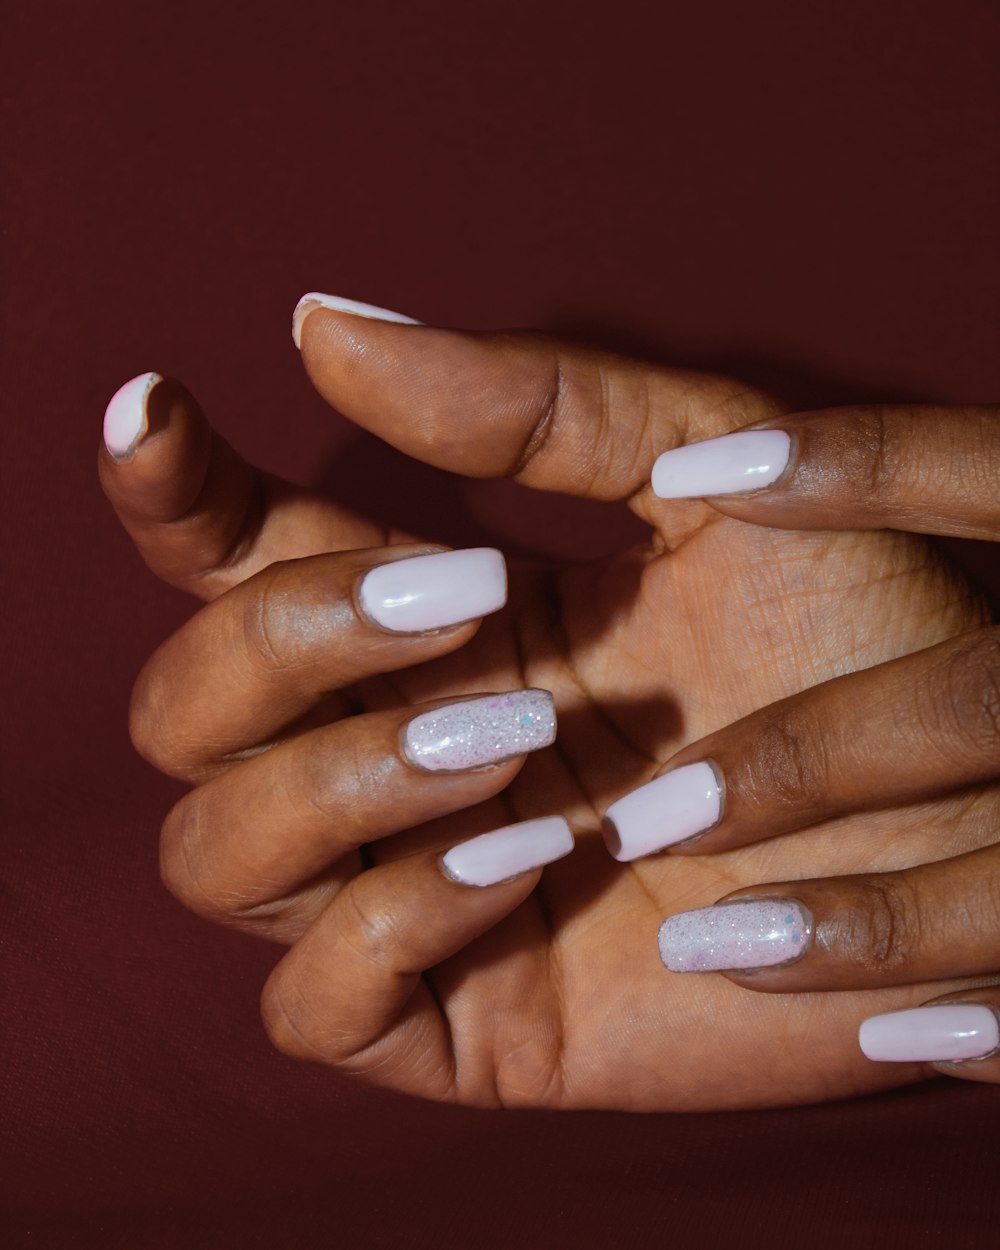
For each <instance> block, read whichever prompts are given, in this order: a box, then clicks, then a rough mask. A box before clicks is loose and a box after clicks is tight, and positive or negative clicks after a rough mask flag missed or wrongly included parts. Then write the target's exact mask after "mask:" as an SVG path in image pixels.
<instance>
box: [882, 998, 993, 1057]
mask: <svg viewBox="0 0 1000 1250" xmlns="http://www.w3.org/2000/svg"><path fill="white" fill-rule="evenodd" d="M858 1045H859V1046H860V1047H861V1050H862V1051H863V1052H864V1054H865V1055H866V1056H867V1058H869V1059H874V1060H876V1061H878V1062H879V1063H961V1062H962V1061H963V1060H966V1059H983V1058H985V1057H986V1056H987V1055H991V1054H992V1053H993V1052H994V1051H995V1050H996V1049H997V1047H998V1046H1000V1023H998V1020H997V1013H996V1012H995V1011H993V1010H992V1009H991V1008H990V1007H987V1006H986V1005H985V1004H984V1003H930V1004H928V1005H927V1006H925V1007H911V1008H909V1009H908V1010H903V1011H887V1012H885V1014H884V1015H881V1016H869V1017H868V1019H867V1020H865V1021H864V1022H863V1023H862V1025H861V1028H860V1029H859V1030H858Z"/></svg>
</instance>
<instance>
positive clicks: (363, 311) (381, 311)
mask: <svg viewBox="0 0 1000 1250" xmlns="http://www.w3.org/2000/svg"><path fill="white" fill-rule="evenodd" d="M317 308H329V309H331V310H332V311H333V312H342V313H351V314H352V316H355V317H367V318H368V319H369V320H370V321H396V322H398V323H399V324H400V325H404V326H419V325H422V324H423V323H422V322H420V321H417V320H416V318H414V317H407V316H405V315H404V314H403V313H398V312H392V311H391V309H388V308H379V307H378V306H377V305H375V304H362V303H360V302H359V301H358V300H356V299H344V298H343V297H342V296H340V295H324V294H323V292H322V291H309V292H308V293H307V294H306V295H303V296H302V298H301V299H300V300H299V302H298V303H297V304H296V305H295V311H294V312H293V313H292V342H293V343H294V344H295V346H296V347H301V346H302V323H303V321H305V319H306V317H308V316H309V314H310V313H311V312H315V311H316V309H317Z"/></svg>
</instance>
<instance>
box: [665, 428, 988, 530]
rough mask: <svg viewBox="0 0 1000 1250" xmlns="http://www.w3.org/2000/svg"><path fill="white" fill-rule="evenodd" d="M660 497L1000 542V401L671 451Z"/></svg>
mask: <svg viewBox="0 0 1000 1250" xmlns="http://www.w3.org/2000/svg"><path fill="white" fill-rule="evenodd" d="M652 484H653V490H654V492H655V493H656V495H657V496H658V497H659V498H661V499H687V498H694V497H698V498H707V499H708V500H709V501H710V502H711V504H712V506H713V507H714V508H717V509H718V510H719V511H720V512H725V513H727V514H728V515H729V516H734V517H739V518H740V519H742V520H745V521H753V522H755V523H756V524H758V525H773V526H777V527H778V528H782V529H835V530H843V529H856V530H868V529H898V530H910V531H912V532H914V533H919V534H951V535H960V536H964V537H966V538H986V539H993V540H997V539H1000V407H998V406H997V405H990V404H981V405H966V406H960V407H958V406H956V407H948V408H944V407H916V406H908V407H886V406H875V405H873V406H870V407H858V408H836V409H831V410H830V411H827V412H813V413H805V414H803V415H801V416H795V417H781V418H780V419H775V420H772V421H770V422H769V423H768V428H757V429H753V430H742V431H739V432H737V433H735V434H729V435H726V436H725V437H722V438H715V439H711V440H708V441H705V442H701V443H697V444H694V445H690V446H686V447H682V448H674V449H669V450H667V451H666V452H665V454H664V455H662V456H660V458H659V459H658V460H657V462H656V464H655V465H654V467H653V477H652Z"/></svg>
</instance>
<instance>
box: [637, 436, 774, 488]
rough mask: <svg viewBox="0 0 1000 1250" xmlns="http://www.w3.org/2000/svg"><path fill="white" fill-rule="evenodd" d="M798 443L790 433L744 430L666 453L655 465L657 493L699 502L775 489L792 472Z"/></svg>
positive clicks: (654, 480) (653, 484)
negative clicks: (791, 459) (794, 443)
mask: <svg viewBox="0 0 1000 1250" xmlns="http://www.w3.org/2000/svg"><path fill="white" fill-rule="evenodd" d="M791 448H792V440H791V438H790V437H789V435H788V434H786V433H785V431H784V430H739V431H737V432H736V433H735V434H723V435H722V437H721V438H709V439H706V440H705V442H703V443H689V444H688V445H687V446H686V447H675V448H674V449H673V450H672V451H665V452H664V453H663V455H662V456H660V457H659V458H658V459H657V461H656V463H655V464H654V465H653V477H652V486H653V494H654V495H658V496H659V497H660V499H698V498H702V497H704V496H706V495H731V494H736V493H737V492H740V491H750V490H760V489H761V487H763V486H771V485H772V484H773V483H774V482H776V481H777V480H778V478H779V477H781V475H782V473H784V471H785V469H786V468H787V467H788V458H789V456H790V454H791Z"/></svg>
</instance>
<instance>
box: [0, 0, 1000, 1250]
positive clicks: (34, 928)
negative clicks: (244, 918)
mask: <svg viewBox="0 0 1000 1250" xmlns="http://www.w3.org/2000/svg"><path fill="white" fill-rule="evenodd" d="M3 28H4V38H3V43H4V48H3V52H2V53H0V56H2V59H3V63H4V64H3V81H4V83H5V84H6V86H7V88H8V91H7V98H6V111H5V121H4V132H3V146H4V153H3V155H4V172H3V178H4V184H3V190H2V196H3V203H4V210H3V211H4V217H5V233H4V236H3V249H4V260H5V278H4V290H3V315H4V333H3V335H2V339H0V359H2V366H3V369H2V377H3V382H2V392H0V393H2V401H3V404H4V409H5V423H4V443H5V456H4V462H3V472H4V485H3V498H2V504H3V507H4V511H5V519H4V523H3V530H2V551H3V561H4V566H5V573H4V610H3V614H2V627H3V631H4V641H3V648H4V650H3V658H4V667H5V673H4V677H3V682H4V692H3V711H4V720H5V730H6V733H5V738H6V742H5V745H4V747H3V753H2V756H0V761H2V769H3V773H4V790H3V796H4V797H3V805H4V821H3V825H4V833H3V839H4V846H3V866H2V886H3V900H2V908H0V934H2V941H3V947H2V958H3V975H4V991H3V1007H2V1011H3V1024H2V1031H3V1041H2V1070H0V1092H2V1098H3V1106H2V1111H0V1135H2V1139H3V1143H4V1145H3V1157H2V1159H0V1186H2V1190H3V1199H2V1208H3V1209H2V1216H3V1220H4V1221H5V1223H6V1225H7V1229H8V1241H7V1242H6V1243H5V1244H8V1245H11V1246H15V1245H16V1246H18V1247H20V1246H22V1245H23V1246H26V1247H32V1246H33V1247H43V1246H44V1247H84V1248H89V1247H101V1248H102V1250H108V1248H114V1247H119V1246H121V1247H129V1250H147V1248H148V1250H160V1248H163V1250H175V1248H176V1247H181V1246H191V1247H212V1248H213V1250H226V1248H227V1247H236V1246H239V1247H258V1246H261V1247H263V1246H268V1247H286V1246H319V1245H324V1246H325V1245H328V1244H330V1245H338V1246H344V1247H348V1248H350V1250H353V1248H355V1247H357V1248H359V1250H368V1248H369V1247H371V1248H375V1247H397V1246H408V1247H416V1248H417V1250H420V1248H422V1247H428V1248H430V1247H435V1248H440V1247H442V1246H447V1247H451V1246H460V1247H464V1246H473V1245H474V1246H476V1247H483V1248H484V1250H491V1248H494V1247H496V1248H499V1247H509V1246H512V1245H519V1246H524V1247H528V1248H530V1250H534V1247H556V1248H558V1247H570V1246H572V1247H589V1246H591V1245H594V1246H597V1245H600V1246H622V1247H654V1246H655V1247H660V1246H663V1245H672V1244H678V1245H689V1244H698V1245H707V1246H710V1247H714V1246H724V1245H728V1244H739V1245H741V1246H749V1247H754V1246H761V1247H764V1246H766V1247H769V1248H771V1247H776V1246H782V1245H787V1244H789V1243H790V1242H794V1243H795V1244H796V1245H799V1246H804V1247H814V1248H820V1247H826V1246H831V1247H833V1246H836V1247H843V1246H845V1245H854V1246H872V1247H875V1246H877V1247H879V1248H880V1250H893V1248H894V1247H906V1248H907V1250H919V1248H921V1247H931V1246H938V1245H939V1244H948V1245H955V1246H961V1247H963V1248H968V1247H975V1248H978V1247H987V1246H989V1247H993V1246H995V1245H996V1244H997V1242H996V1237H997V1232H996V1226H997V1216H998V1210H997V1200H996V1197H995V1192H996V1158H997V1155H998V1150H1000V1123H998V1118H997V1112H998V1110H1000V1092H998V1091H997V1090H995V1089H989V1088H984V1087H977V1086H971V1085H961V1084H958V1083H952V1084H946V1083H939V1084H936V1085H929V1086H924V1087H921V1088H918V1089H913V1090H909V1091H903V1092H899V1093H897V1094H894V1095H891V1096H887V1097H882V1098H878V1099H873V1100H871V1101H868V1102H860V1103H853V1104H843V1105H839V1106H829V1107H818V1108H805V1109H801V1110H796V1111H781V1112H764V1113H759V1114H739V1115H717V1116H707V1115H706V1116H698V1117H687V1118H684V1117H672V1116H660V1115H658V1116H650V1117H641V1116H626V1115H610V1114H582V1115H548V1114H540V1113H539V1114H536V1113H524V1114H484V1113H477V1112H471V1111H464V1110H456V1109H452V1108H447V1107H438V1106H431V1105H424V1104H422V1103H419V1102H415V1101H409V1100H406V1099H402V1098H398V1097H395V1096H387V1095H384V1094H381V1093H379V1092H373V1091H370V1090H366V1089H363V1088H358V1087H354V1086H351V1085H348V1084H344V1083H342V1082H341V1081H340V1080H339V1079H337V1078H334V1077H331V1076H330V1075H329V1074H327V1073H324V1072H323V1071H320V1070H314V1069H305V1068H300V1067H298V1066H296V1065H295V1064H294V1063H292V1062H291V1061H290V1060H286V1059H283V1058H282V1057H280V1056H278V1055H277V1054H276V1053H272V1051H271V1050H270V1048H269V1046H268V1044H267V1042H266V1041H265V1039H264V1037H263V1035H262V1031H261V1029H260V1027H259V1025H258V1021H257V1015H256V999H257V992H258V988H259V986H260V984H261V982H262V981H263V979H264V976H265V974H266V972H267V970H268V968H269V966H270V965H271V963H272V962H273V960H274V958H275V956H274V952H273V951H272V950H271V949H270V948H268V947H267V946H265V945H264V944H258V943H256V942H254V941H252V940H250V939H247V938H242V937H238V936H234V935H232V934H229V933H227V932H224V931H222V930H217V929H213V928H211V927H209V926H207V925H205V924H203V923H202V922H200V921H198V920H196V919H194V918H193V917H191V916H189V915H187V914H186V913H185V912H184V911H182V910H181V908H180V906H179V905H177V904H175V903H174V902H173V901H172V900H171V899H170V898H169V897H168V896H167V895H166V894H165V893H164V892H163V890H162V889H161V888H160V886H159V884H158V882H157V877H156V853H155V843H156V831H157V825H158V821H159V818H160V816H161V814H162V813H163V812H164V810H165V809H166V807H167V806H168V804H169V803H170V801H171V798H172V796H173V795H174V793H175V789H174V787H173V786H172V785H171V784H170V783H168V782H166V781H164V780H162V779H160V778H158V777H156V776H154V775H153V774H152V773H151V771H150V770H148V769H147V768H146V767H144V766H143V765H142V764H141V763H140V762H139V761H138V760H137V759H136V758H135V757H134V756H133V754H132V752H131V750H130V748H129V745H128V742H127V740H126V736H125V729H124V722H125V707H126V700H127V696H128V690H129V685H130V681H131V679H132V677H133V675H134V673H135V672H136V670H137V668H138V666H139V664H140V663H141V661H142V659H143V658H144V657H145V656H146V655H147V653H148V652H149V651H150V650H151V649H152V647H153V646H154V645H155V644H156V643H157V641H158V640H160V639H161V638H162V637H163V636H164V635H165V634H166V632H167V631H168V630H170V629H171V628H172V627H173V626H174V625H175V624H176V623H178V622H180V621H181V620H182V619H183V618H184V617H185V615H186V614H187V613H188V612H189V611H190V604H189V603H188V602H186V601H185V600H183V599H182V598H181V597H180V596H179V595H177V594H175V593H173V592H171V591H168V590H166V589H164V588H163V587H161V586H159V585H157V584H156V583H154V582H153V580H152V578H151V577H150V576H148V575H147V574H146V572H145V571H144V569H143V568H142V567H141V565H140V564H139V562H138V560H137V559H136V557H135V556H134V555H133V554H132V552H131V550H130V548H129V545H128V543H127V542H126V540H125V538H124V536H123V535H122V533H121V532H120V531H119V530H118V529H117V528H116V525H115V524H114V522H113V521H112V518H111V516H110V512H109V509H108V508H107V507H106V505H105V503H104V501H103V499H102V498H101V496H100V494H99V492H98V489H97V486H96V482H95V477H94V471H93V460H94V451H95V442H96V440H97V438H98V432H99V428H100V418H101V413H102V410H103V406H104V403H105V401H106V400H107V398H108V396H109V395H110V393H111V392H112V391H113V390H114V389H115V387H116V386H117V385H118V384H119V383H120V382H122V381H123V380H124V379H126V378H128V377H130V376H131V375H133V374H135V373H137V372H139V371H141V370H145V369H158V370H161V371H165V372H170V373H174V374H176V375H178V376H180V377H183V378H184V379H185V380H186V381H187V382H188V383H189V384H190V385H191V386H192V388H193V389H194V390H195V391H196V392H197V393H198V394H199V395H200V396H201V398H202V400H203V401H204V403H205V405H206V407H207V408H208V409H209V411H210V412H212V413H213V414H214V415H215V416H216V418H217V420H218V422H219V424H220V425H221V426H222V428H223V429H224V430H225V431H226V433H227V434H228V435H229V436H230V437H231V438H232V439H234V441H236V442H237V443H238V444H239V445H240V446H241V447H242V448H243V449H244V450H246V451H247V452H248V453H249V454H251V455H252V456H254V457H257V458H259V459H262V460H265V461H267V462H268V463H269V464H270V465H271V466H272V467H274V468H275V469H277V470H279V471H281V472H284V473H287V474H290V475H292V476H295V477H297V478H299V479H303V480H312V481H318V482H323V483H326V484H328V485H330V486H331V488H332V489H336V490H339V491H341V492H342V493H343V494H346V495H349V496H351V497H353V498H355V499H356V500H358V501H360V502H362V503H363V504H364V505H365V506H366V507H368V508H369V510H371V511H372V512H374V513H376V514H379V515H381V516H383V517H387V516H388V515H390V514H391V515H392V517H393V518H394V519H402V520H403V521H404V522H407V523H409V524H411V525H412V526H413V527H414V528H418V529H422V530H424V531H425V532H427V531H430V533H431V534H432V535H433V536H435V537H440V538H443V539H445V540H451V541H457V542H469V541H474V540H476V539H477V538H479V537H481V536H484V535H491V536H493V537H494V538H496V539H498V540H499V541H500V542H501V543H503V545H505V546H507V547H508V548H509V549H513V550H535V551H545V552H549V553H551V554H556V555H560V556H567V555H572V554H586V553H587V552H591V551H597V550H602V549H607V548H609V547H613V546H617V545H619V544H621V543H623V542H626V541H628V539H629V536H630V534H631V533H632V532H633V529H632V523H631V522H629V521H628V520H627V518H623V517H621V516H620V515H619V514H618V513H613V514H612V519H611V520H609V518H608V515H607V514H606V512H605V511H604V510H603V509H597V508H593V509H583V508H568V507H566V506H564V505H561V504H560V505H558V506H553V505H552V504H551V503H550V502H547V501H544V500H543V501H538V500H533V501H531V504H530V506H519V507H517V508H515V507H514V506H513V504H514V502H518V503H519V504H522V505H523V500H522V497H521V496H520V494H519V493H518V492H517V491H515V490H513V489H512V488H509V487H507V486H506V485H504V484H501V485H496V484H482V485H479V486H477V487H475V488H471V487H469V486H468V485H466V484H465V483H463V482H460V481H455V480H450V479H446V478H444V476H443V475H440V474H432V473H429V472H411V470H410V468H409V467H408V466H407V465H406V464H405V463H404V462H403V461H402V459H401V458H400V457H398V456H394V455H390V454H389V453H387V452H386V451H385V449H383V448H380V447H379V446H378V445H377V444H374V443H373V442H372V441H371V440H369V439H367V438H366V437H362V436H360V435H358V434H357V433H355V432H353V431H351V430H349V429H347V428H345V426H344V424H343V423H340V422H338V421H337V420H334V419H331V418H330V416H329V415H328V414H327V413H326V412H325V410H324V408H323V406H322V404H321V403H320V401H319V400H318V399H317V398H316V397H315V396H314V395H313V394H312V393H311V391H310V389H309V387H308V385H307V383H306V381H305V378H304V376H303V374H302V372H301V370H300V368H299V363H298V360H297V357H296V353H295V351H294V349H293V348H292V345H291V342H290V340H289V334H288V319H289V313H290V311H291V308H292V305H293V303H294V301H295V299H296V298H297V297H298V295H299V294H300V293H301V292H302V291H304V290H306V289H309V288H319V289H321V290H330V291H335V292H339V293H343V294H346V295H349V296H352V297H355V298H359V299H365V300H370V301H374V302H376V303H380V304H385V305H387V306H389V307H391V308H398V309H401V310H403V311H406V312H410V313H412V314H414V315H416V316H418V317H421V318H423V319H425V320H428V321H438V322H442V323H449V324H456V325H462V326H470V327H473V326H487V325H490V326H493V325H535V326H542V327H548V328H558V329H560V330H566V331H569V332H573V333H580V334H585V335H587V336H588V337H592V338H596V339H599V340H601V341H603V342H606V343H610V344H613V345H618V346H625V347H627V348H629V349H631V350H636V351H640V352H646V353H649V354H656V355H659V356H670V357H675V358H679V359H684V360H687V361H693V362H711V363H714V364H718V363H722V364H723V365H725V366H727V367H729V368H731V369H737V370H739V371H741V372H743V373H745V374H748V375H750V376H751V377H754V378H757V379H760V380H763V381H765V382H770V383H773V382H774V381H775V379H780V381H781V382H782V384H783V385H784V386H785V387H786V389H788V390H790V391H791V393H792V394H793V395H794V396H796V397H797V398H798V400H799V402H800V403H802V404H803V405H805V404H820V403H824V402H829V401H831V400H836V399H843V398H849V397H853V396H857V397H872V396H881V395H892V396H899V397H915V398H918V399H934V398H938V397H940V398H944V399H954V400H958V399H972V400H985V399H988V398H996V396H997V395H998V394H1000V353H998V352H997V342H996V320H997V319H996V313H997V294H998V290H1000V283H998V279H1000V273H998V269H1000V260H998V254H997V251H996V247H995V241H996V226H997V222H998V220H1000V178H998V167H997V160H996V148H995V143H994V140H995V138H996V133H997V125H998V120H1000V99H998V85H997V83H998V77H997V65H998V63H1000V13H998V10H997V7H996V6H995V5H994V4H993V3H991V2H990V0H978V2H977V0H951V2H950V3H949V4H947V5H943V4H939V3H935V2H931V0H892V2H884V3H872V4H844V3H843V2H842V0H835V2H831V0H821V2H817V0H809V3H803V0H757V2H756V3H753V4H749V3H746V2H745V0H725V2H723V0H714V2H710V0H662V2H661V3H659V4H656V5H654V4H642V3H639V2H637V0H617V2H616V3H614V4H607V5H605V6H602V7H601V8H594V9H592V10H590V11H584V10H583V8H582V7H581V6H577V7H576V8H575V9H574V7H573V6H571V5H561V4H557V3H554V2H552V0H535V2H534V3H506V4H496V3H492V4H491V3H478V4H477V3H475V0H471V2H470V0H465V3H461V2H460V0H409V2H404V0H398V2H396V3H388V2H387V0H365V2H364V3H353V4H347V3H345V2H344V0H326V2H325V3H316V2H315V0H301V2H300V3H297V4H284V5H279V4H265V3H262V2H261V0H246V2H245V3H242V4H236V3H233V4H221V3H212V2H211V0H199V2H191V3H181V4H170V3H161V4H152V3H146V2H140V0H99V2H98V3H94V2H93V0H90V2H89V3H82V2H81V3H79V4H74V3H69V2H68V0H50V2H49V3H46V4H42V3H29V2H28V0H14V3H13V4H11V3H10V2H8V4H7V5H6V6H5V15H4V20H3ZM386 481H388V482H389V483H390V485H391V489H387V488H386V486H385V483H386ZM428 486H433V487H434V489H433V490H430V491H428V489H427V488H428Z"/></svg>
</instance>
